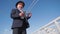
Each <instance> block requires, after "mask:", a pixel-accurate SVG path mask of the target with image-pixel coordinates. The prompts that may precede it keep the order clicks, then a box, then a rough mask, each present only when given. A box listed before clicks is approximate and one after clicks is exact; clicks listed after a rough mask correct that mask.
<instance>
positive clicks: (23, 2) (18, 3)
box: [16, 1, 25, 8]
mask: <svg viewBox="0 0 60 34" xmlns="http://www.w3.org/2000/svg"><path fill="white" fill-rule="evenodd" d="M19 3H22V4H23V7H24V6H25V3H24V2H23V1H18V2H17V3H16V8H17V5H18V4H19Z"/></svg>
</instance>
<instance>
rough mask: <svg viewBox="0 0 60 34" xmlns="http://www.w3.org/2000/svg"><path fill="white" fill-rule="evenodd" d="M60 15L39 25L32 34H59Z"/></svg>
mask: <svg viewBox="0 0 60 34" xmlns="http://www.w3.org/2000/svg"><path fill="white" fill-rule="evenodd" d="M59 24H60V16H59V17H57V18H56V19H54V20H52V21H51V22H49V23H48V24H46V25H44V26H43V27H40V29H38V30H37V31H34V32H33V33H32V34H60V25H59Z"/></svg>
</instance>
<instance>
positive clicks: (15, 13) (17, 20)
mask: <svg viewBox="0 0 60 34" xmlns="http://www.w3.org/2000/svg"><path fill="white" fill-rule="evenodd" d="M19 13H21V12H20V11H19V10H18V9H12V12H11V18H12V19H13V24H12V29H13V28H28V27H29V23H28V19H29V18H30V17H28V16H27V17H26V18H24V19H21V17H20V16H19Z"/></svg>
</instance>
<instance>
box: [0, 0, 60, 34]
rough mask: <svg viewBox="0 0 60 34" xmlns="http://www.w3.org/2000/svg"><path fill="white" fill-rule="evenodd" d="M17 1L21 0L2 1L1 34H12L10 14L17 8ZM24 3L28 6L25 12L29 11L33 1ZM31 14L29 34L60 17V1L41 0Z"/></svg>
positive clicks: (27, 0) (0, 4) (0, 11)
mask: <svg viewBox="0 0 60 34" xmlns="http://www.w3.org/2000/svg"><path fill="white" fill-rule="evenodd" d="M17 1H19V0H0V34H8V33H9V34H11V32H12V30H11V29H10V28H11V25H12V19H11V18H10V13H11V9H12V8H15V3H16V2H17ZM23 1H24V2H25V4H26V5H25V7H24V10H26V11H27V9H28V7H29V5H30V4H31V3H32V1H33V0H23ZM27 12H28V11H27ZM31 12H32V17H31V19H29V23H30V28H28V29H27V33H28V34H31V33H32V32H34V31H35V30H37V29H39V28H40V27H41V26H43V25H45V24H47V23H49V22H50V21H51V20H53V19H55V18H56V17H58V16H60V0H39V1H38V2H37V3H36V5H35V6H34V7H33V8H32V10H31Z"/></svg>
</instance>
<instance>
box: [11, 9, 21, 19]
mask: <svg viewBox="0 0 60 34" xmlns="http://www.w3.org/2000/svg"><path fill="white" fill-rule="evenodd" d="M11 18H13V19H19V18H20V16H19V13H17V12H16V9H12V12H11Z"/></svg>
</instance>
